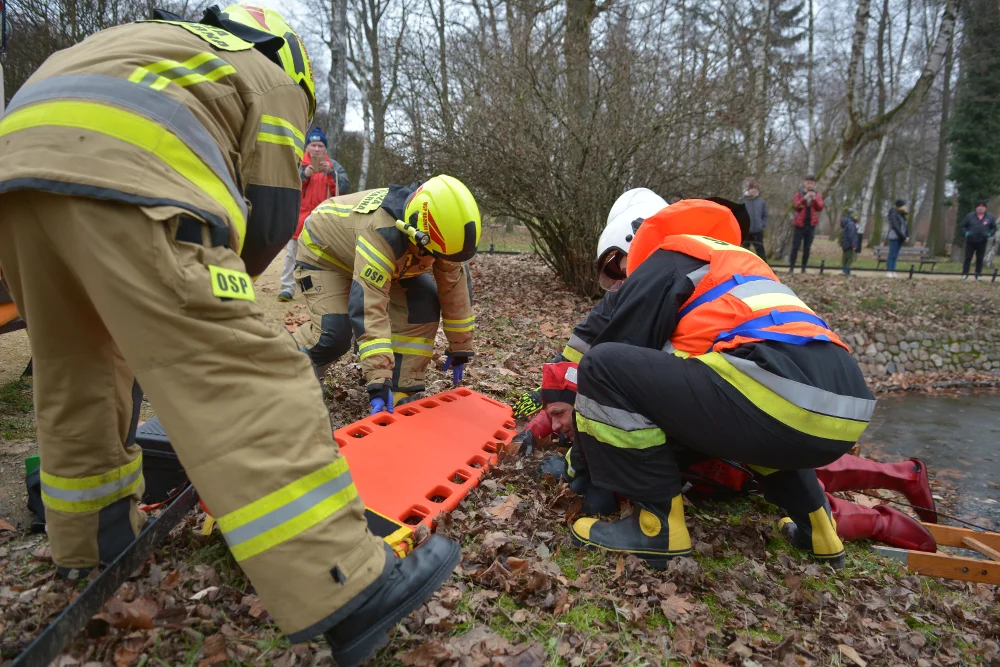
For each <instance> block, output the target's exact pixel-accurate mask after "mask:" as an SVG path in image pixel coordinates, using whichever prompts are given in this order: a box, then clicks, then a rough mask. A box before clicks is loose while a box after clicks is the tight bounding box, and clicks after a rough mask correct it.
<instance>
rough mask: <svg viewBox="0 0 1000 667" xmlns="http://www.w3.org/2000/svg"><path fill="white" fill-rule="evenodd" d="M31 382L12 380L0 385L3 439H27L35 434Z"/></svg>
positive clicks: (0, 430)
mask: <svg viewBox="0 0 1000 667" xmlns="http://www.w3.org/2000/svg"><path fill="white" fill-rule="evenodd" d="M34 408H35V406H34V404H33V403H32V393H31V382H30V381H29V380H28V379H27V378H18V379H16V380H12V381H10V382H8V383H7V384H5V385H3V386H2V387H0V436H2V437H3V438H4V439H5V440H28V439H33V438H34V436H35V420H34V415H33V410H34Z"/></svg>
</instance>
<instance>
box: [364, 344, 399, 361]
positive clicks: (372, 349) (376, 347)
mask: <svg viewBox="0 0 1000 667" xmlns="http://www.w3.org/2000/svg"><path fill="white" fill-rule="evenodd" d="M358 352H359V356H360V359H361V361H364V360H365V359H367V358H368V357H370V356H372V355H373V354H382V353H388V354H391V353H392V341H391V340H389V339H388V338H373V339H372V340H368V341H365V342H364V343H358Z"/></svg>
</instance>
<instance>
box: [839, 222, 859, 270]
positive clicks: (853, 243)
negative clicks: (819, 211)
mask: <svg viewBox="0 0 1000 667" xmlns="http://www.w3.org/2000/svg"><path fill="white" fill-rule="evenodd" d="M840 230H841V231H840V247H841V248H842V249H843V250H844V254H843V256H842V257H841V261H840V266H841V268H842V269H843V271H844V275H845V276H849V275H851V265H852V264H854V256H855V255H856V254H858V253H860V252H861V234H859V233H858V212H857V211H856V210H854V209H853V208H845V209H844V215H843V216H842V217H841V218H840Z"/></svg>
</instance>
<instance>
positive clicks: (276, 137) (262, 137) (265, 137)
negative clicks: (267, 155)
mask: <svg viewBox="0 0 1000 667" xmlns="http://www.w3.org/2000/svg"><path fill="white" fill-rule="evenodd" d="M257 141H260V142H263V143H265V144H278V145H279V146H289V147H291V149H292V150H294V151H295V157H297V158H298V159H300V160H301V159H302V155H303V150H302V149H301V148H299V146H298V144H296V143H295V139H293V138H292V137H286V136H284V135H281V134H272V133H270V132H258V133H257Z"/></svg>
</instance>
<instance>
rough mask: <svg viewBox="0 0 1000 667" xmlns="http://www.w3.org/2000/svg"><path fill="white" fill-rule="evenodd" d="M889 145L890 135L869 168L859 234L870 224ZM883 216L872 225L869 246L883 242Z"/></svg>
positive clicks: (883, 142)
mask: <svg viewBox="0 0 1000 667" xmlns="http://www.w3.org/2000/svg"><path fill="white" fill-rule="evenodd" d="M888 145H889V137H888V136H885V137H882V140H881V141H880V142H879V145H878V153H877V154H876V155H875V160H874V161H873V162H872V168H871V169H870V170H868V179H867V180H866V181H865V196H864V199H862V203H861V216H860V218H861V229H859V230H858V234H861V235H862V236H863V235H864V233H865V227H867V226H868V220H869V218H870V217H871V215H872V203H873V201H874V199H875V189H876V188H875V181H876V180H877V179H878V175H879V172H880V171H881V170H882V160H883V158H885V149H886V146H888ZM881 222H882V220H881V216H877V220H876V222H875V224H873V225H872V237H871V240H870V241H869V243H868V247H872V246H875V245H878V244H879V243H881V241H882V239H881V238H879V237H881V236H882V225H881Z"/></svg>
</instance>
